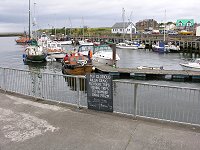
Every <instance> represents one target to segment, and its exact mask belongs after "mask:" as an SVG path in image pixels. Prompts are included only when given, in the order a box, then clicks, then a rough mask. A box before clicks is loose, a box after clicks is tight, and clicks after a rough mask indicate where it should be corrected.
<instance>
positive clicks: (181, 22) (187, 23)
mask: <svg viewBox="0 0 200 150" xmlns="http://www.w3.org/2000/svg"><path fill="white" fill-rule="evenodd" d="M176 27H177V29H180V30H192V29H193V28H194V19H178V20H177V21H176Z"/></svg>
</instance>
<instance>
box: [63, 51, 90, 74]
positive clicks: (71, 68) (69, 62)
mask: <svg viewBox="0 0 200 150" xmlns="http://www.w3.org/2000/svg"><path fill="white" fill-rule="evenodd" d="M93 71H94V67H93V65H92V63H91V62H89V61H88V58H87V57H85V56H83V55H81V54H80V53H72V54H70V55H69V56H68V54H67V55H66V57H65V58H64V59H63V62H62V73H63V74H70V75H86V74H88V73H91V72H93Z"/></svg>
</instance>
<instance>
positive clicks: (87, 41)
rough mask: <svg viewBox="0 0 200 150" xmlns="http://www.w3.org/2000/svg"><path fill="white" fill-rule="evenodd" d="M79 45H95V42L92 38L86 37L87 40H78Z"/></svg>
mask: <svg viewBox="0 0 200 150" xmlns="http://www.w3.org/2000/svg"><path fill="white" fill-rule="evenodd" d="M78 43H79V45H94V43H93V42H91V41H90V40H88V39H85V40H80V41H78Z"/></svg>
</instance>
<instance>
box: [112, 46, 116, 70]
mask: <svg viewBox="0 0 200 150" xmlns="http://www.w3.org/2000/svg"><path fill="white" fill-rule="evenodd" d="M111 47H112V51H113V55H112V58H113V66H115V67H116V44H112V45H111Z"/></svg>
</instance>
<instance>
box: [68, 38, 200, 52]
mask: <svg viewBox="0 0 200 150" xmlns="http://www.w3.org/2000/svg"><path fill="white" fill-rule="evenodd" d="M72 38H73V39H75V40H78V39H86V38H88V39H90V40H92V41H104V42H105V41H109V42H113V43H119V42H123V40H124V38H123V37H122V36H114V35H109V36H88V37H87V36H84V37H82V36H78V37H72ZM125 39H126V40H131V39H130V36H129V35H126V36H125ZM163 39H164V37H163V35H162V34H149V35H145V34H135V35H133V36H132V40H138V41H141V42H142V43H144V44H145V45H146V49H151V46H152V44H154V43H156V42H157V41H162V40H163ZM166 41H167V42H171V43H174V44H175V45H178V46H180V48H181V52H184V53H194V54H198V55H200V38H198V37H196V36H192V35H166Z"/></svg>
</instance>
